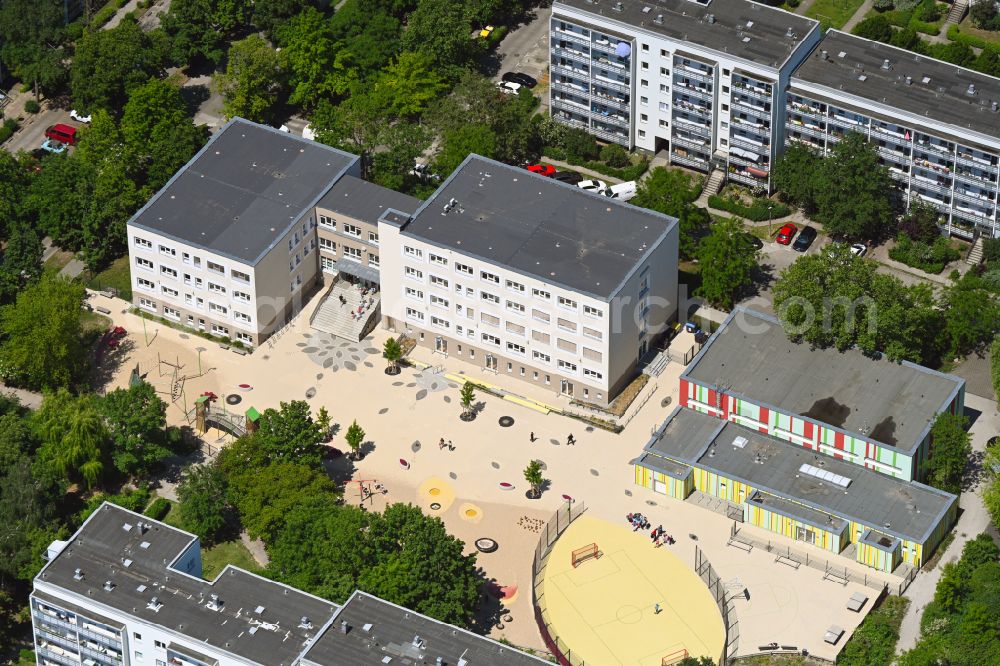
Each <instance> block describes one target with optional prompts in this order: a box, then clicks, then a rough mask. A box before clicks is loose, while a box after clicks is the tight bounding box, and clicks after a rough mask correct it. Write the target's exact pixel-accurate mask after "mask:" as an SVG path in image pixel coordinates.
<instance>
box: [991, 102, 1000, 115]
mask: <svg viewBox="0 0 1000 666" xmlns="http://www.w3.org/2000/svg"><path fill="white" fill-rule="evenodd" d="M990 110H991V111H993V112H994V113H996V111H997V110H1000V103H997V102H990Z"/></svg>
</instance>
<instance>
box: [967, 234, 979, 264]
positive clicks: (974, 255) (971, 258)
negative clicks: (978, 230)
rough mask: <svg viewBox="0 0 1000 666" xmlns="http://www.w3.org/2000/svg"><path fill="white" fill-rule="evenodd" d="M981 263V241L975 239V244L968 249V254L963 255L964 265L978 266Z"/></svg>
mask: <svg viewBox="0 0 1000 666" xmlns="http://www.w3.org/2000/svg"><path fill="white" fill-rule="evenodd" d="M982 261H983V239H982V238H981V237H980V238H977V239H976V242H975V243H973V244H972V247H971V248H969V254H967V255H965V263H967V264H969V265H970V266H978V265H979V264H981V263H982Z"/></svg>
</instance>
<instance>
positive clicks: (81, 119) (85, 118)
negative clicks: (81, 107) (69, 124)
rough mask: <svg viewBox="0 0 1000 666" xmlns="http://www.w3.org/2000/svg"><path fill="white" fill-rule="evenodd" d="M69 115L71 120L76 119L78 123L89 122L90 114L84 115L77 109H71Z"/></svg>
mask: <svg viewBox="0 0 1000 666" xmlns="http://www.w3.org/2000/svg"><path fill="white" fill-rule="evenodd" d="M69 117H70V118H72V119H73V120H75V121H77V122H78V123H89V122H90V116H84V115H82V114H81V113H80V112H79V111H77V110H76V109H73V110H72V111H70V112H69Z"/></svg>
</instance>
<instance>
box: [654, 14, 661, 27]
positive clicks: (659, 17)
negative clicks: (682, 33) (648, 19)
mask: <svg viewBox="0 0 1000 666" xmlns="http://www.w3.org/2000/svg"><path fill="white" fill-rule="evenodd" d="M653 23H655V24H657V25H663V14H657V15H656V18H655V19H653Z"/></svg>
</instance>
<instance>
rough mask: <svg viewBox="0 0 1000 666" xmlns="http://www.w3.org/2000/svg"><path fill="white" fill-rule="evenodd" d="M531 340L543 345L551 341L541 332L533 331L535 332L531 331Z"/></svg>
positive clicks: (546, 334)
mask: <svg viewBox="0 0 1000 666" xmlns="http://www.w3.org/2000/svg"><path fill="white" fill-rule="evenodd" d="M531 339H532V340H534V341H535V342H541V343H542V344H543V345H547V344H549V342H550V341H551V340H552V338H551V337H550V336H549V334H548V333H543V332H542V331H535V330H532V331H531Z"/></svg>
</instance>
